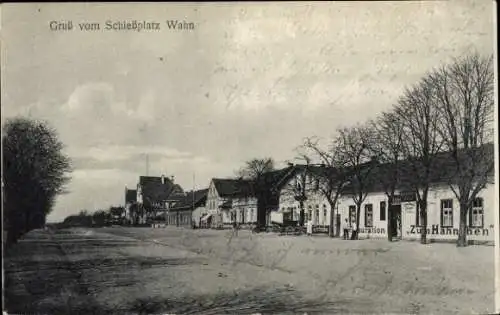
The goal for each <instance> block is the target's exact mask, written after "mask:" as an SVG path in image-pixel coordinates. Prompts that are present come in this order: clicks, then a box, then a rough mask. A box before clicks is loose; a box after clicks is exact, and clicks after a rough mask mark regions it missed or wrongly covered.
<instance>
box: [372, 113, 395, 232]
mask: <svg viewBox="0 0 500 315" xmlns="http://www.w3.org/2000/svg"><path fill="white" fill-rule="evenodd" d="M370 129H371V131H372V132H371V134H372V136H373V141H370V142H369V143H368V144H367V145H368V148H369V150H370V151H371V154H372V155H373V156H376V157H377V159H378V160H379V162H381V163H383V164H384V166H385V167H383V170H382V172H381V173H380V174H379V175H380V176H379V178H378V179H379V180H380V183H381V185H382V187H383V189H384V192H385V194H386V195H387V197H388V200H389V203H388V208H387V231H388V232H387V236H388V239H389V241H392V232H393V231H392V224H391V222H392V220H393V219H394V218H393V213H392V210H393V204H392V203H393V201H394V197H395V193H396V188H397V187H398V183H399V175H400V164H401V163H400V162H401V159H402V157H403V153H402V146H403V138H404V132H403V123H402V121H401V119H399V118H398V117H397V115H396V114H394V113H392V112H384V113H382V114H381V115H380V116H379V117H378V118H377V119H376V120H373V121H371V122H370ZM382 173H383V174H382Z"/></svg>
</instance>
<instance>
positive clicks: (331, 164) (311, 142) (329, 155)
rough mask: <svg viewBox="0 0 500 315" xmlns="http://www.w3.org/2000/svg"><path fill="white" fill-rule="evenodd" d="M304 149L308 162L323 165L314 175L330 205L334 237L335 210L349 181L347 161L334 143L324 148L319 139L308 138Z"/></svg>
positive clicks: (319, 188)
mask: <svg viewBox="0 0 500 315" xmlns="http://www.w3.org/2000/svg"><path fill="white" fill-rule="evenodd" d="M302 148H303V149H304V153H303V154H302V155H303V156H304V159H305V160H306V161H311V160H314V159H317V160H319V162H320V164H321V167H319V168H315V169H314V170H315V171H313V173H314V176H315V178H316V179H317V180H318V185H317V188H318V191H319V192H320V194H321V195H322V196H323V197H324V198H325V199H326V200H327V201H328V204H329V205H330V225H329V228H328V235H329V236H330V237H334V236H335V234H336V233H337V232H338V231H335V230H334V225H335V224H334V223H335V220H334V218H335V209H336V207H337V201H338V199H339V197H340V195H341V193H342V191H343V188H344V187H345V184H346V183H347V179H348V178H347V174H346V161H345V160H343V159H342V157H343V155H341V154H339V151H340V148H339V147H338V146H337V145H336V144H335V143H332V144H331V145H330V147H329V148H323V147H322V146H321V145H320V143H319V139H317V138H315V137H313V138H306V139H305V141H304V144H303V145H302ZM308 164H309V163H308Z"/></svg>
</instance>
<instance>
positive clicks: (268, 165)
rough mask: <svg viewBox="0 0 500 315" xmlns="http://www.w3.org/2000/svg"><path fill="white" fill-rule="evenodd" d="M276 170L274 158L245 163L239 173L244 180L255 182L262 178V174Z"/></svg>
mask: <svg viewBox="0 0 500 315" xmlns="http://www.w3.org/2000/svg"><path fill="white" fill-rule="evenodd" d="M273 170H274V160H273V159H272V158H269V157H268V158H262V159H252V160H250V161H247V162H245V166H244V167H242V168H241V169H240V170H239V171H238V172H237V173H238V175H239V176H240V177H242V178H244V179H250V180H255V179H258V178H259V177H261V176H262V174H264V173H267V172H271V171H273Z"/></svg>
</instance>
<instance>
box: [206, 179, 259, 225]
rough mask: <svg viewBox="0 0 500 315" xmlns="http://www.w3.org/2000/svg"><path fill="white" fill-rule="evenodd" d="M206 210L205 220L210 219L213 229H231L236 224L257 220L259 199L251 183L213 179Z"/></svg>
mask: <svg viewBox="0 0 500 315" xmlns="http://www.w3.org/2000/svg"><path fill="white" fill-rule="evenodd" d="M206 209H207V215H206V216H204V218H203V220H204V221H208V220H209V219H210V224H209V225H210V227H212V228H230V227H231V226H232V225H233V224H234V223H239V224H240V225H250V224H252V223H254V222H255V221H256V218H257V198H256V197H255V195H254V193H253V190H252V183H251V181H248V180H244V179H230V178H224V179H221V178H213V179H212V180H211V181H210V185H209V187H208V193H207V201H206ZM207 223H208V222H207Z"/></svg>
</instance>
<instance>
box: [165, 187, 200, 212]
mask: <svg viewBox="0 0 500 315" xmlns="http://www.w3.org/2000/svg"><path fill="white" fill-rule="evenodd" d="M207 194H208V189H200V190H195V191H194V193H193V191H192V190H191V191H188V192H187V193H185V194H183V195H182V199H180V200H179V201H178V202H177V203H176V204H175V205H174V206H173V207H172V208H171V209H170V210H173V211H175V210H186V209H192V208H193V204H194V206H195V207H197V206H203V205H205V202H206V200H207Z"/></svg>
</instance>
